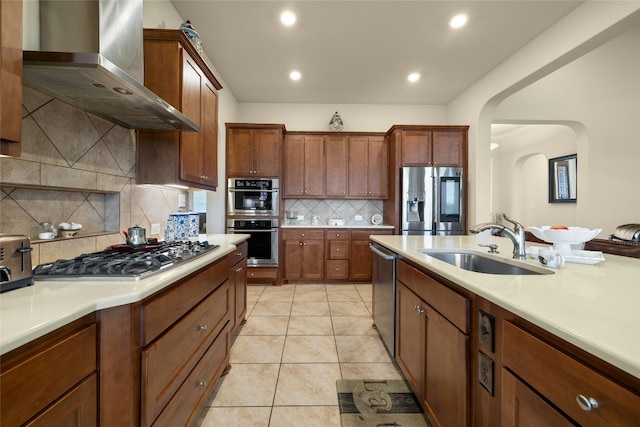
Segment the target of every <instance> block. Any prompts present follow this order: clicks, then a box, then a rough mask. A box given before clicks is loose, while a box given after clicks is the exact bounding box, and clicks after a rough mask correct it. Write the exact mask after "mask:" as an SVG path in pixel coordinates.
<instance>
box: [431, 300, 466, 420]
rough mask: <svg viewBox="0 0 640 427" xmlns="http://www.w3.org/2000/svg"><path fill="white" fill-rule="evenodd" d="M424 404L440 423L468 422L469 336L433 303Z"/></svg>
mask: <svg viewBox="0 0 640 427" xmlns="http://www.w3.org/2000/svg"><path fill="white" fill-rule="evenodd" d="M424 308H425V312H426V313H425V314H426V330H427V343H426V346H425V366H426V367H425V372H426V373H425V384H424V404H425V407H428V408H429V409H430V410H431V411H432V412H433V415H434V416H435V417H436V418H437V419H438V421H439V423H440V425H442V426H451V427H456V426H457V427H464V426H468V425H469V420H470V414H469V408H470V397H469V396H470V391H469V384H468V375H469V372H470V370H469V369H468V363H467V355H468V354H469V338H468V337H467V336H466V335H464V334H463V333H462V332H460V331H459V330H458V328H456V327H455V326H454V325H453V324H452V323H450V322H449V321H448V320H447V319H445V318H444V317H443V316H442V315H440V313H438V312H437V311H436V310H435V309H433V308H432V307H431V306H426V307H424Z"/></svg>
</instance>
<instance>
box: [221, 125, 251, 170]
mask: <svg viewBox="0 0 640 427" xmlns="http://www.w3.org/2000/svg"><path fill="white" fill-rule="evenodd" d="M227 176H229V177H234V178H235V177H248V176H253V130H251V129H245V128H229V129H228V130H227Z"/></svg>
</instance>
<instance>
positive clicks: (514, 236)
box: [469, 214, 527, 259]
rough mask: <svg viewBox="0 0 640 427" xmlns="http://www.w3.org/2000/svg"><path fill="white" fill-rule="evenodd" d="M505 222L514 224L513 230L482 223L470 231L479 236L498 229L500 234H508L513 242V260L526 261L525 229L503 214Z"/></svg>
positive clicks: (499, 225) (500, 225)
mask: <svg viewBox="0 0 640 427" xmlns="http://www.w3.org/2000/svg"><path fill="white" fill-rule="evenodd" d="M503 217H504V219H505V220H507V221H509V222H510V223H512V224H513V230H511V229H509V228H507V227H506V226H504V225H502V224H493V223H488V222H487V223H482V224H478V225H475V226H473V227H471V229H469V232H470V233H472V234H478V233H481V232H483V231H485V230H489V229H496V230H499V231H500V233H502V234H506V235H507V237H508V238H510V239H511V241H512V242H513V258H514V259H526V258H527V252H526V250H525V233H524V227H523V226H522V224H520V223H519V222H517V221H513V220H511V219H509V218H508V217H507V216H506V215H504V214H503Z"/></svg>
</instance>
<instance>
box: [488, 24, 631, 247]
mask: <svg viewBox="0 0 640 427" xmlns="http://www.w3.org/2000/svg"><path fill="white" fill-rule="evenodd" d="M639 93H640V27H636V28H633V29H631V30H629V31H627V32H625V33H624V34H622V35H620V36H618V37H617V38H615V39H613V40H612V41H610V42H608V43H606V44H604V45H603V46H601V47H599V48H598V49H596V50H594V51H592V52H590V53H588V54H586V55H584V56H583V57H581V58H579V59H577V60H576V61H574V62H572V63H571V64H568V65H566V66H565V67H563V68H561V69H560V70H558V71H556V72H555V73H553V74H550V75H549V76H547V77H545V78H543V79H541V80H539V81H538V82H536V83H534V84H532V85H531V86H529V87H527V88H525V89H523V90H522V91H520V92H518V93H516V94H514V95H512V96H511V97H509V98H507V99H506V100H504V101H503V102H502V103H501V104H500V105H499V106H498V108H497V110H496V112H495V117H496V119H497V120H503V119H506V120H509V121H510V122H513V121H517V120H518V119H526V120H527V121H533V122H545V121H550V122H554V121H558V120H562V119H564V120H571V121H574V122H577V123H580V124H581V126H583V127H584V131H585V132H584V133H583V134H579V135H575V134H574V135H573V138H574V139H578V141H577V144H576V147H575V149H573V148H570V147H567V148H564V150H559V147H561V146H562V145H553V144H552V145H548V144H545V143H544V142H543V141H544V139H541V140H540V141H541V142H540V144H539V145H536V144H531V143H530V142H531V139H530V138H529V143H530V145H533V147H531V148H530V150H531V151H532V152H536V151H537V152H540V153H543V154H545V155H546V157H557V156H559V155H564V154H571V153H573V152H577V153H578V201H577V203H576V204H575V206H573V210H574V211H575V212H574V213H573V215H572V216H573V217H572V218H571V217H568V214H569V211H570V210H571V208H570V207H569V206H566V205H563V204H560V205H558V204H553V205H548V204H547V205H546V209H544V211H546V213H547V214H548V216H547V217H546V221H544V222H537V223H529V224H530V225H545V224H551V223H554V224H556V223H567V222H568V223H569V225H582V226H587V227H592V228H603V229H604V231H603V233H602V235H603V236H605V235H608V234H610V233H612V232H613V231H614V230H615V227H616V226H617V225H621V224H626V223H632V222H633V223H640V197H638V196H640V168H639V167H638V161H639V160H640V96H639ZM521 154H525V153H523V152H521ZM494 161H495V159H494ZM500 166H505V164H502V163H498V169H499V168H500ZM496 192H497V193H502V194H505V193H507V192H506V191H504V190H503V191H501V190H499V189H497V187H496ZM511 194H512V195H513V198H514V199H515V198H516V197H518V194H516V193H514V192H512V193H511ZM541 211H542V209H541ZM543 219H545V218H543ZM571 220H572V221H571ZM525 223H526V222H525Z"/></svg>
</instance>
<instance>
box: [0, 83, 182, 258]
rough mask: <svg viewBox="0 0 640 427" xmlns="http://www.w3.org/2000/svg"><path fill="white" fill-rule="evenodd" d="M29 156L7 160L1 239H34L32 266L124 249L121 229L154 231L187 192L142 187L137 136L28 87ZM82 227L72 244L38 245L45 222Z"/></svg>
mask: <svg viewBox="0 0 640 427" xmlns="http://www.w3.org/2000/svg"><path fill="white" fill-rule="evenodd" d="M22 107H23V108H22V155H21V157H19V158H11V157H0V233H19V234H26V235H28V236H29V237H31V239H32V242H33V247H34V250H33V257H32V258H33V264H34V265H36V264H39V263H43V262H49V261H53V260H55V259H59V258H69V257H73V256H77V255H80V254H82V253H86V252H92V251H96V250H101V249H104V247H106V246H109V245H112V244H116V243H124V237H123V236H122V235H121V234H120V231H121V230H124V229H127V228H129V227H131V226H133V225H136V224H137V225H140V226H141V227H144V228H146V229H147V236H148V237H158V238H163V236H162V235H151V234H150V229H151V224H156V223H158V224H160V225H161V227H160V228H161V230H162V232H164V229H165V225H166V220H167V218H168V217H169V213H171V212H177V211H178V196H179V195H180V194H185V193H186V192H185V191H184V190H178V189H171V188H166V187H156V186H143V185H136V182H135V178H136V176H135V174H136V168H135V159H136V135H135V131H131V130H128V129H125V128H123V127H120V126H118V125H115V124H113V123H111V122H109V121H107V120H104V119H101V118H99V117H97V116H94V115H92V114H90V113H87V112H85V111H82V110H79V109H77V108H75V107H72V106H70V105H68V104H65V103H63V102H61V101H59V100H57V99H52V98H51V97H49V96H47V95H44V94H42V93H40V92H37V91H35V90H33V89H31V88H28V87H26V86H25V87H23V102H22ZM43 221H51V222H53V223H54V224H56V225H57V224H59V223H61V222H69V223H71V222H76V223H80V224H82V230H81V232H80V236H79V237H76V238H73V239H60V238H58V239H55V240H52V241H46V242H43V241H38V240H37V239H38V233H39V232H41V231H43V230H42V227H41V226H40V223H41V222H43Z"/></svg>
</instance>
